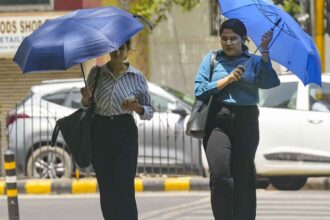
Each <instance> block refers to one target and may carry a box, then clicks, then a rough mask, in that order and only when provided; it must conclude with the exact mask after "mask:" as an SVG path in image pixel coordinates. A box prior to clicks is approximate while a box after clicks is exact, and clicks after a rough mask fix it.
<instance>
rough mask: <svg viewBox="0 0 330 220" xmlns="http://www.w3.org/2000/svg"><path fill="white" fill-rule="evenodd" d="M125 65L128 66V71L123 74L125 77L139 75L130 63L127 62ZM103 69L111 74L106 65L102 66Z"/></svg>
mask: <svg viewBox="0 0 330 220" xmlns="http://www.w3.org/2000/svg"><path fill="white" fill-rule="evenodd" d="M125 64H126V65H127V66H128V68H127V71H126V72H125V73H124V74H123V76H124V75H126V74H138V71H137V70H136V69H134V67H132V65H131V64H130V63H129V62H126V63H125ZM102 68H103V70H104V71H105V72H107V73H110V69H109V67H108V66H107V64H106V63H105V64H104V65H103V66H102Z"/></svg>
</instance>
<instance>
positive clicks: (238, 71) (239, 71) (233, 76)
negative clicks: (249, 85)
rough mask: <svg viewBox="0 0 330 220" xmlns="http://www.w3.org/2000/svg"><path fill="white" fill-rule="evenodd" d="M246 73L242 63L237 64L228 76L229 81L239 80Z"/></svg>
mask: <svg viewBox="0 0 330 220" xmlns="http://www.w3.org/2000/svg"><path fill="white" fill-rule="evenodd" d="M243 74H244V67H243V66H242V65H239V66H237V67H236V68H235V69H233V71H231V73H230V74H229V75H228V76H227V77H228V80H229V83H232V82H237V81H239V80H241V79H242V76H243Z"/></svg>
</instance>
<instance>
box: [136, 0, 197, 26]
mask: <svg viewBox="0 0 330 220" xmlns="http://www.w3.org/2000/svg"><path fill="white" fill-rule="evenodd" d="M199 3H200V0H138V1H136V3H135V4H133V5H132V8H131V13H133V14H138V15H141V16H143V17H145V18H146V19H148V20H149V21H150V22H151V23H152V24H153V25H157V24H158V23H159V22H161V21H163V20H166V19H167V13H168V12H170V11H171V10H172V7H173V5H178V6H180V7H181V9H182V10H183V11H190V10H192V9H193V8H195V7H196V6H197V5H199Z"/></svg>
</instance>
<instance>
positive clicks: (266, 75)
mask: <svg viewBox="0 0 330 220" xmlns="http://www.w3.org/2000/svg"><path fill="white" fill-rule="evenodd" d="M258 58H259V59H260V60H259V62H258V65H257V70H256V73H257V86H258V87H259V88H261V89H270V88H273V87H276V86H279V85H280V83H281V82H280V80H279V78H278V75H277V73H276V72H275V70H274V69H273V66H272V63H271V61H269V62H265V61H263V60H262V59H261V57H258Z"/></svg>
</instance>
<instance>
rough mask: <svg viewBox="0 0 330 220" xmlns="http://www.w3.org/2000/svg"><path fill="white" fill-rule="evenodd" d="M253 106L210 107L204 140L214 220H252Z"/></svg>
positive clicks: (255, 122)
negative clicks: (206, 133)
mask: <svg viewBox="0 0 330 220" xmlns="http://www.w3.org/2000/svg"><path fill="white" fill-rule="evenodd" d="M258 117H259V110H258V107H257V106H239V107H233V106H227V107H220V106H219V107H214V108H213V112H212V113H211V115H210V120H209V121H210V123H209V126H208V135H207V137H206V138H205V139H204V146H206V147H205V152H206V157H207V160H208V163H209V167H210V189H211V204H212V211H213V215H214V217H215V220H255V217H256V188H255V167H254V157H255V152H256V150H257V146H258V143H259V123H258Z"/></svg>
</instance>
